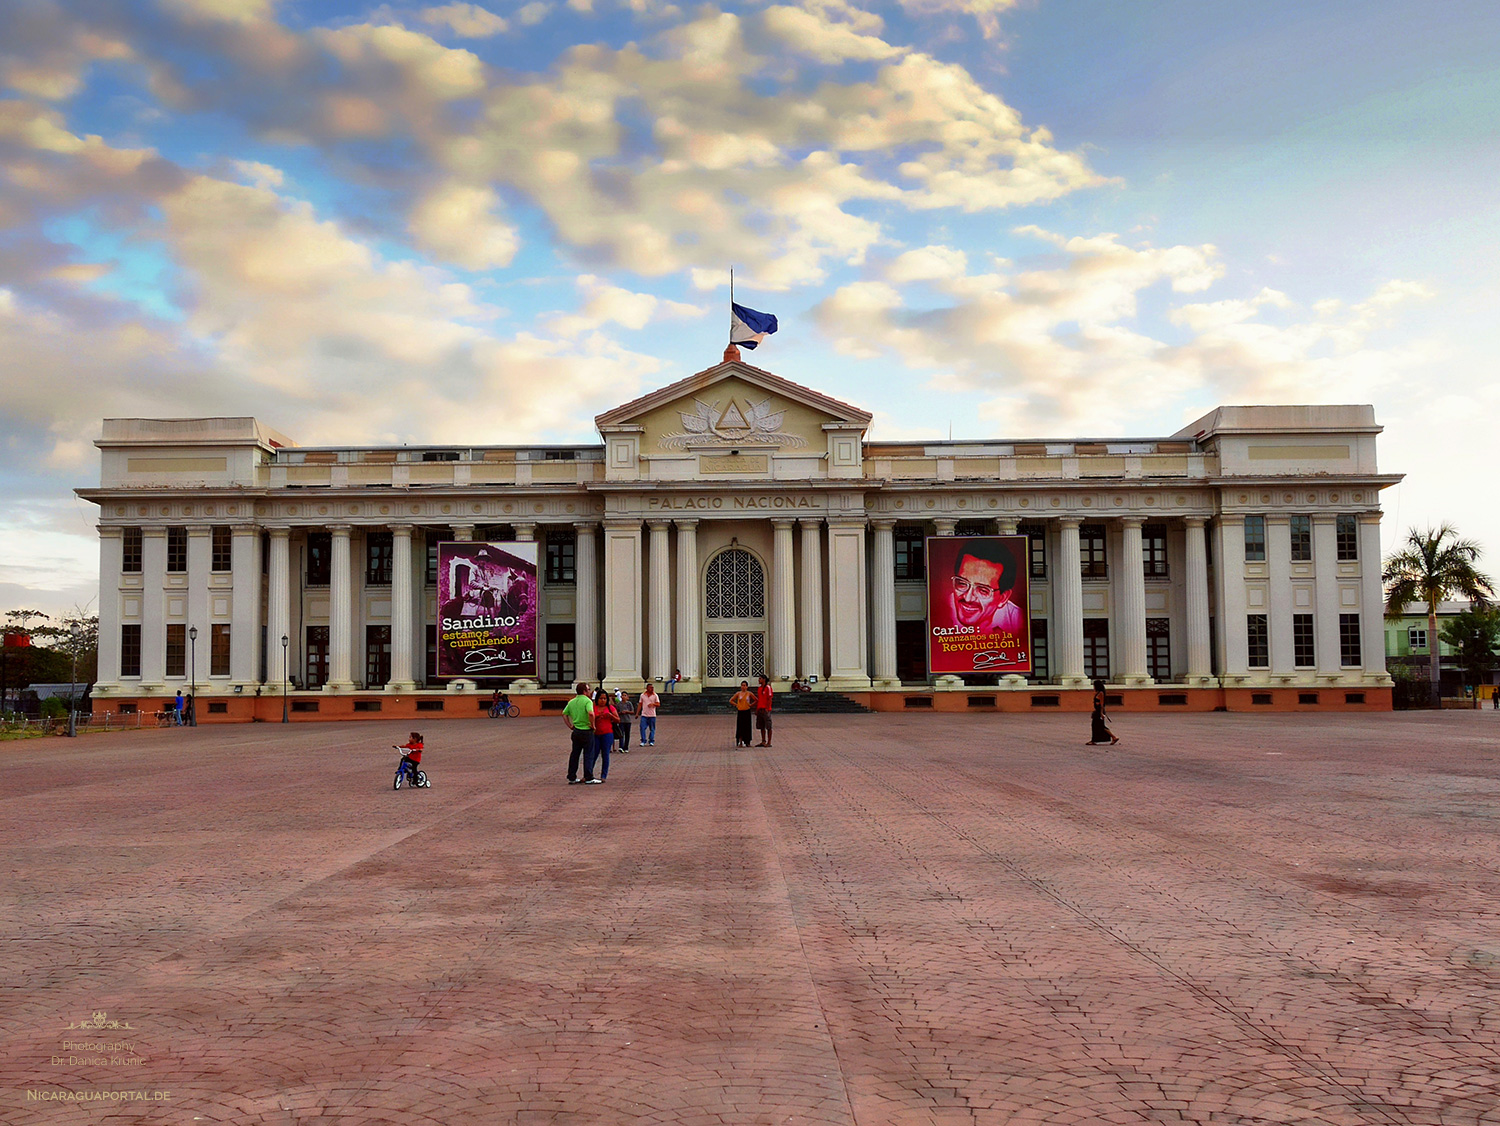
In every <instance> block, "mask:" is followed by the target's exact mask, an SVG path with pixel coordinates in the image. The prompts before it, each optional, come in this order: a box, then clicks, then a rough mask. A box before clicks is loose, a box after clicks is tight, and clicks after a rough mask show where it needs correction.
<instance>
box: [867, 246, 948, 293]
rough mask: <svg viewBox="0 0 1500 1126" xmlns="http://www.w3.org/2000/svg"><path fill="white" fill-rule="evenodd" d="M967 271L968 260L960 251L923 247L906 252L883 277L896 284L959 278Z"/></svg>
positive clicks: (944, 247) (945, 247)
mask: <svg viewBox="0 0 1500 1126" xmlns="http://www.w3.org/2000/svg"><path fill="white" fill-rule="evenodd" d="M968 269H969V259H968V256H967V255H966V254H964V252H963V251H962V250H954V249H953V248H952V247H948V246H924V247H922V248H920V249H918V250H908V251H907V252H906V253H904V254H902V255H901V256H900V257H898V258H897V259H896V260H895V261H894V262H892V263H891V264H890V265H889V266H888V267H886V271H885V276H886V277H887V278H889V279H890V280H891V281H893V282H896V283H897V284H901V283H905V282H918V281H938V280H940V279H945V278H960V277H963V276H964V274H965V273H966V272H967V271H968Z"/></svg>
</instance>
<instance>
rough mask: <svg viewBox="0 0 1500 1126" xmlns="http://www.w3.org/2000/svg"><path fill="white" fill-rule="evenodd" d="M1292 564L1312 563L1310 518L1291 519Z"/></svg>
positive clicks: (1297, 517) (1294, 517) (1298, 517)
mask: <svg viewBox="0 0 1500 1126" xmlns="http://www.w3.org/2000/svg"><path fill="white" fill-rule="evenodd" d="M1292 562H1293V563H1311V562H1312V517H1311V516H1293V517H1292Z"/></svg>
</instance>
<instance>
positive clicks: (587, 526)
mask: <svg viewBox="0 0 1500 1126" xmlns="http://www.w3.org/2000/svg"><path fill="white" fill-rule="evenodd" d="M573 530H574V531H575V532H587V533H588V534H589V535H593V534H594V533H595V532H597V531H598V530H599V521H597V520H575V521H573Z"/></svg>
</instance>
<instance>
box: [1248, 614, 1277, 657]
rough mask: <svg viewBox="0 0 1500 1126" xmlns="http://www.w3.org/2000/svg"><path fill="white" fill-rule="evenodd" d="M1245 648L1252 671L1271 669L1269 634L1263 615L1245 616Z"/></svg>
mask: <svg viewBox="0 0 1500 1126" xmlns="http://www.w3.org/2000/svg"><path fill="white" fill-rule="evenodd" d="M1245 647H1246V653H1247V655H1248V658H1249V660H1248V663H1249V665H1250V667H1251V668H1252V669H1268V668H1270V667H1271V633H1270V627H1269V625H1268V623H1267V621H1266V616H1265V615H1264V614H1246V615H1245Z"/></svg>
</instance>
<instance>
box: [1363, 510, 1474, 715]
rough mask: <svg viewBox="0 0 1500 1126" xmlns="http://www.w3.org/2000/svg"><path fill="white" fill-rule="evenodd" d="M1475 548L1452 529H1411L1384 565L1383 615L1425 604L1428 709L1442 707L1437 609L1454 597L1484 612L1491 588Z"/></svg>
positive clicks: (1396, 614) (1443, 527)
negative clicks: (1430, 691) (1462, 599)
mask: <svg viewBox="0 0 1500 1126" xmlns="http://www.w3.org/2000/svg"><path fill="white" fill-rule="evenodd" d="M1480 554H1481V553H1480V550H1479V545H1478V544H1477V543H1475V542H1474V541H1473V540H1466V539H1461V538H1459V535H1458V532H1457V531H1456V530H1455V529H1454V528H1453V526H1452V525H1451V524H1443V525H1442V526H1440V527H1438V528H1435V529H1434V528H1428V529H1426V530H1425V531H1420V532H1419V531H1418V530H1417V529H1416V528H1412V529H1411V530H1410V531H1409V532H1408V533H1407V535H1406V544H1405V545H1404V546H1403V547H1402V549H1401V550H1400V551H1398V552H1396V554H1394V555H1392V556H1390V557H1389V558H1388V559H1386V561H1385V570H1384V572H1383V573H1382V576H1381V577H1382V578H1383V579H1384V580H1385V590H1386V611H1385V612H1386V616H1387V617H1392V618H1396V617H1400V616H1401V615H1403V614H1405V613H1406V611H1407V609H1408V608H1409V607H1411V606H1414V605H1420V604H1422V603H1426V605H1427V637H1428V639H1429V640H1428V654H1429V656H1428V665H1429V670H1428V674H1429V676H1430V678H1431V684H1432V697H1431V698H1432V706H1433V707H1440V706H1441V704H1442V690H1441V681H1442V669H1441V667H1440V666H1441V663H1442V662H1441V660H1440V658H1439V656H1438V641H1437V639H1438V626H1437V612H1438V605H1439V604H1440V603H1441V602H1443V601H1445V600H1446V599H1449V598H1453V597H1455V596H1458V597H1463V598H1467V599H1468V600H1469V601H1470V602H1471V603H1472V604H1473V605H1474V607H1475V608H1476V609H1485V608H1488V606H1489V604H1490V599H1492V598H1494V597H1495V588H1494V586H1493V585H1492V584H1491V583H1490V580H1489V578H1488V577H1486V576H1485V575H1484V574H1482V573H1481V572H1480V571H1479V568H1478V566H1477V564H1478V563H1479V556H1480Z"/></svg>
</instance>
